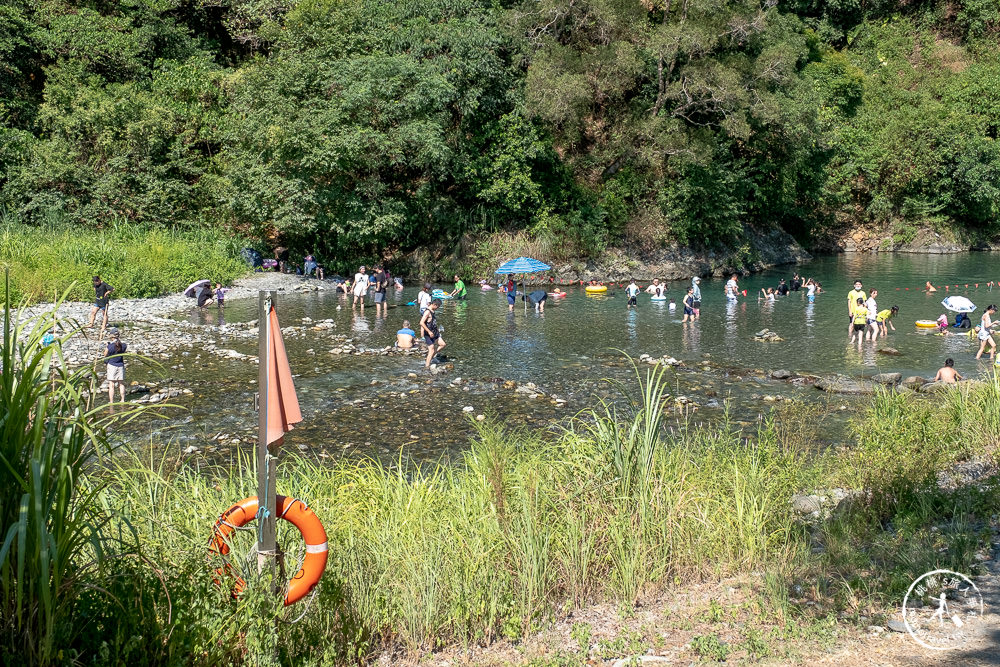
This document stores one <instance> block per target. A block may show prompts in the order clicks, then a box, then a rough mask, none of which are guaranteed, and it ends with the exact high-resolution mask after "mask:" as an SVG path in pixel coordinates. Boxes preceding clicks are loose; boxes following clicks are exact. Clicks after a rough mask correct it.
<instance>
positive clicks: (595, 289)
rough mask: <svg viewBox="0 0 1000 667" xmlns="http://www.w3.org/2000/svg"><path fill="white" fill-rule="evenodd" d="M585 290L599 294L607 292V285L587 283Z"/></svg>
mask: <svg viewBox="0 0 1000 667" xmlns="http://www.w3.org/2000/svg"><path fill="white" fill-rule="evenodd" d="M586 290H587V291H588V292H590V293H591V294H600V293H601V292H607V291H608V286H607V285H587V287H586Z"/></svg>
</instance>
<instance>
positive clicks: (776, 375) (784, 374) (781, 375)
mask: <svg viewBox="0 0 1000 667" xmlns="http://www.w3.org/2000/svg"><path fill="white" fill-rule="evenodd" d="M771 377H772V378H773V379H775V380H787V379H788V378H790V377H792V372H791V371H786V370H784V369H781V370H777V371H771Z"/></svg>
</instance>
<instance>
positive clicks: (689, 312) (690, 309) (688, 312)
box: [670, 287, 694, 323]
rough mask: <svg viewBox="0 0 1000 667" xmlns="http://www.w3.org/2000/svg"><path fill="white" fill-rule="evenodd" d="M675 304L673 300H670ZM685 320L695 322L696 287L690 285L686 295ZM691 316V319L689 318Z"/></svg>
mask: <svg viewBox="0 0 1000 667" xmlns="http://www.w3.org/2000/svg"><path fill="white" fill-rule="evenodd" d="M670 303H671V305H673V301H671V302H670ZM683 303H684V319H682V320H681V323H684V322H694V288H693V287H688V291H687V294H685V295H684V302H683ZM689 318H690V319H689Z"/></svg>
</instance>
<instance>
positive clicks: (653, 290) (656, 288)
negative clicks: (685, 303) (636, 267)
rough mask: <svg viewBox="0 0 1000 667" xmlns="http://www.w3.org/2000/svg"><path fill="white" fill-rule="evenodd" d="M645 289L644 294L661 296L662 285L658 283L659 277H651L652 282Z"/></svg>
mask: <svg viewBox="0 0 1000 667" xmlns="http://www.w3.org/2000/svg"><path fill="white" fill-rule="evenodd" d="M645 291H646V294H652V295H653V296H663V285H661V284H660V279H659V278H653V282H652V283H651V284H650V285H649V287H647V288H646V290H645Z"/></svg>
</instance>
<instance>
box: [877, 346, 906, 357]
mask: <svg viewBox="0 0 1000 667" xmlns="http://www.w3.org/2000/svg"><path fill="white" fill-rule="evenodd" d="M878 353H879V354H886V355H889V356H890V357H901V356H903V353H902V352H900V351H899V350H897V349H896V348H894V347H883V348H882V349H881V350H879V351H878Z"/></svg>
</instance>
